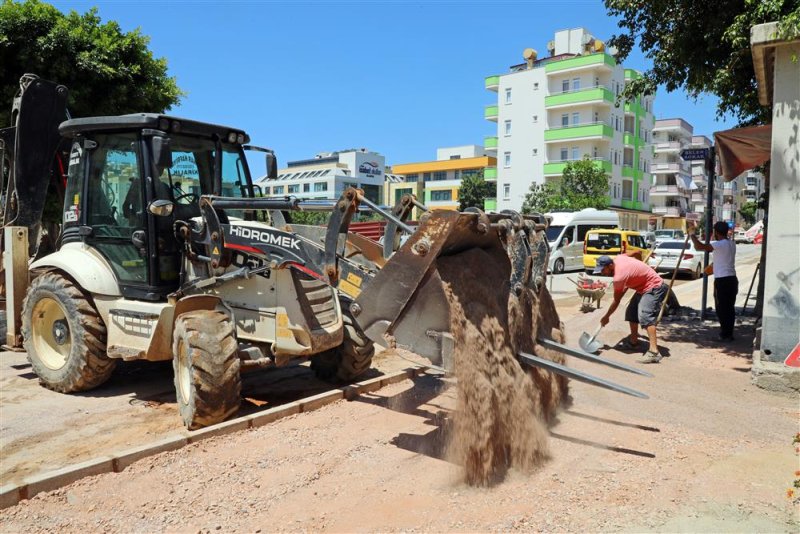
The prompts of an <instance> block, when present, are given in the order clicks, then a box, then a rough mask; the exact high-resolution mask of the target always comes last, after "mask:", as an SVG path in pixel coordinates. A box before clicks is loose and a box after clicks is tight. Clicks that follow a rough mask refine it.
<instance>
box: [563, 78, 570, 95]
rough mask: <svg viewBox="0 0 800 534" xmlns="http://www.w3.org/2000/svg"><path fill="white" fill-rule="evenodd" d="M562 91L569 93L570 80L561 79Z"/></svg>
mask: <svg viewBox="0 0 800 534" xmlns="http://www.w3.org/2000/svg"><path fill="white" fill-rule="evenodd" d="M561 92H562V93H569V80H561Z"/></svg>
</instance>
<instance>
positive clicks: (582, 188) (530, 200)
mask: <svg viewBox="0 0 800 534" xmlns="http://www.w3.org/2000/svg"><path fill="white" fill-rule="evenodd" d="M607 207H608V177H607V176H606V173H605V171H604V170H603V169H600V168H598V167H596V166H595V164H594V161H593V160H592V159H591V158H590V157H589V156H584V158H583V159H582V160H579V161H570V162H569V163H567V164H566V165H565V166H564V172H563V174H562V176H561V180H558V181H553V182H545V183H544V184H541V185H537V184H532V185H531V188H530V192H529V193H528V194H527V195H525V202H524V203H523V204H522V213H531V212H540V213H546V212H548V211H556V210H562V211H577V210H582V209H584V208H595V209H599V210H602V209H605V208H607Z"/></svg>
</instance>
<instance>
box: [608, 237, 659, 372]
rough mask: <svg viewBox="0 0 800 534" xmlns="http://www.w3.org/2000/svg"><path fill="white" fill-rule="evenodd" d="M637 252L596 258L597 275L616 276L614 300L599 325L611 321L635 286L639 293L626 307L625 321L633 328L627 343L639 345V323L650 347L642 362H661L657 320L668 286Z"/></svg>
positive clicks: (633, 345)
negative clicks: (644, 331) (657, 337)
mask: <svg viewBox="0 0 800 534" xmlns="http://www.w3.org/2000/svg"><path fill="white" fill-rule="evenodd" d="M638 254H639V252H632V253H630V254H620V255H619V256H616V257H615V258H614V259H611V258H610V257H609V256H600V257H599V258H597V266H596V267H595V268H594V274H602V275H603V276H613V277H614V302H613V303H611V306H610V307H609V308H608V311H607V312H606V314H605V315H604V316H603V318H602V319H600V324H601V325H603V326H605V325H607V324H608V320H609V318H610V317H611V314H613V313H614V312H615V311H616V309H617V307H618V306H619V301H620V300H622V296H623V295H624V294H625V291H627V290H628V288H630V289H633V290H634V291H635V292H636V295H634V296H633V298H632V299H631V301H630V303H629V304H628V308H627V309H626V310H625V320H626V321H628V323H629V324H630V327H631V336H630V338H628V344H630V346H632V347H635V346H637V345H638V344H639V325H641V326H642V327H643V328H644V329H645V330H647V336H648V337H649V338H650V347H649V348H648V350H647V352H645V353H644V356H643V357H642V359H640V360H639V361H640V362H641V363H658V362H659V361H661V354H660V353H659V352H658V343H657V340H656V320H657V319H658V313H659V311H660V310H661V304H662V303H663V302H664V299H665V298H667V295H668V294H669V286H668V285H667V284H665V283H664V281H663V280H662V279H661V277H660V276H658V274H656V272H655V271H654V270H653V269H652V268H650V267H649V266H648V265H647V264H646V263H644V262H643V261H641V259H637V257H636V256H637V255H638Z"/></svg>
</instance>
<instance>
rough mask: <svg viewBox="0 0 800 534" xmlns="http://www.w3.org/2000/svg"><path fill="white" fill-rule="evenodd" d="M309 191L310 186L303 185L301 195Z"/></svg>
mask: <svg viewBox="0 0 800 534" xmlns="http://www.w3.org/2000/svg"><path fill="white" fill-rule="evenodd" d="M309 191H311V184H303V193H308V192H309Z"/></svg>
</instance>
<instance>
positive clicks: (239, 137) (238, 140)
mask: <svg viewBox="0 0 800 534" xmlns="http://www.w3.org/2000/svg"><path fill="white" fill-rule="evenodd" d="M236 142H237V143H239V144H240V145H241V144H244V135H242V134H239V135H237V136H236Z"/></svg>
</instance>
